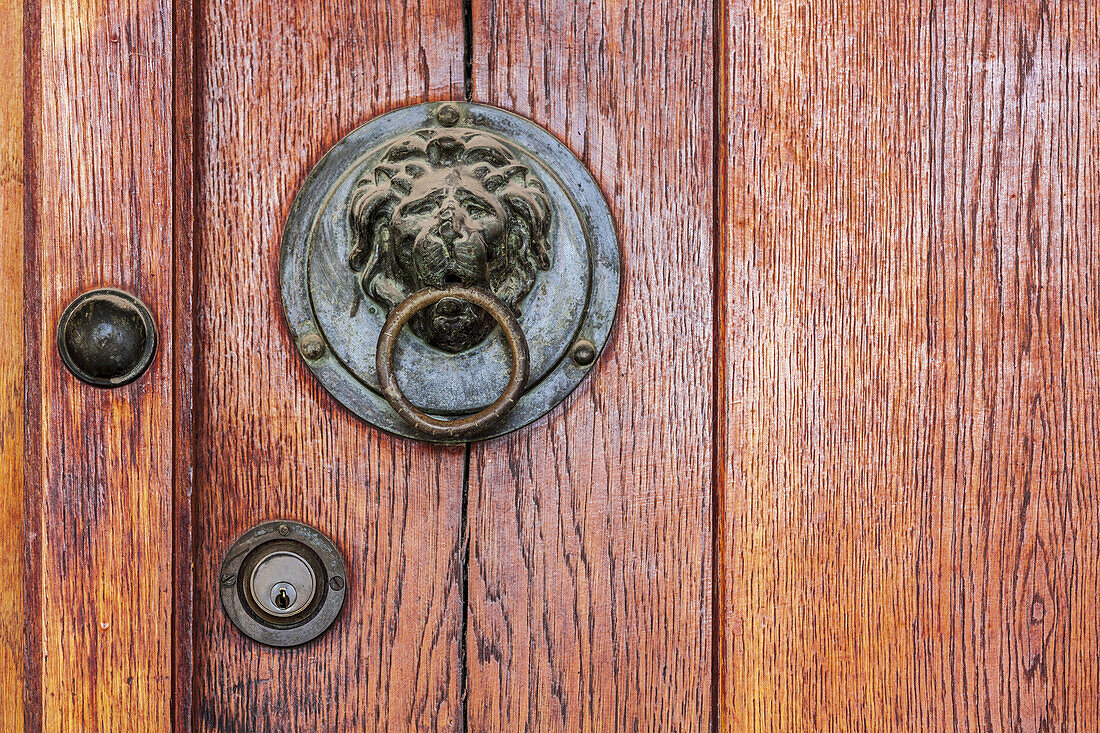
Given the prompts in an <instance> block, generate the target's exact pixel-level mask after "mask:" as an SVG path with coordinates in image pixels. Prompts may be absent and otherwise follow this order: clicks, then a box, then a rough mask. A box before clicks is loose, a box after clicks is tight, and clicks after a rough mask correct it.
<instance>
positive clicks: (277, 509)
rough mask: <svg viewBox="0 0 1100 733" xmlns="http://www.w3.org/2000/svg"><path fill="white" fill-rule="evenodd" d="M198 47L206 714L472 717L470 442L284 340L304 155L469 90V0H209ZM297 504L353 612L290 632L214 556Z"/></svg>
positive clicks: (331, 720) (392, 719) (214, 724)
mask: <svg viewBox="0 0 1100 733" xmlns="http://www.w3.org/2000/svg"><path fill="white" fill-rule="evenodd" d="M198 18H199V22H198V27H197V31H196V33H197V41H198V50H197V54H196V60H195V63H196V66H197V69H198V74H197V82H196V84H197V89H196V94H197V116H196V119H195V129H196V133H197V135H198V157H197V178H198V180H197V194H196V225H195V231H196V252H195V268H196V273H197V276H196V285H197V290H196V293H195V307H196V311H197V318H196V324H195V343H196V364H195V423H196V436H197V446H196V453H195V476H196V478H195V487H196V488H195V527H196V536H195V570H196V593H195V596H196V600H195V631H194V636H195V645H196V648H195V674H196V680H195V686H196V690H195V692H196V699H197V706H196V710H195V721H196V725H197V726H198V728H199V729H200V730H209V731H246V730H247V731H251V730H257V729H262V730H271V731H352V730H370V731H373V730H379V731H383V730H390V731H408V730H432V731H435V730H438V731H449V730H459V729H460V728H461V721H462V678H461V669H460V658H459V654H460V643H461V621H462V595H461V578H462V575H461V572H462V562H463V558H464V555H465V551H464V545H463V543H462V536H461V517H462V496H463V487H462V480H463V469H464V451H463V450H462V449H461V448H452V449H440V448H438V447H431V446H427V445H422V444H416V443H413V442H411V441H406V440H400V439H394V438H392V437H389V436H386V435H384V434H382V433H380V432H378V431H376V430H373V429H371V428H369V427H367V426H366V425H365V424H364V423H363V422H361V421H360V420H358V419H357V418H355V417H353V416H352V415H351V414H350V413H349V412H347V411H346V410H344V409H343V408H342V407H340V406H339V405H338V404H337V403H336V402H335V400H333V399H332V398H330V397H329V396H328V394H327V393H325V392H324V390H323V389H322V388H321V387H320V386H319V385H318V383H317V382H316V381H315V380H314V378H313V377H312V375H311V374H310V373H309V371H308V369H307V368H306V366H305V364H304V363H303V362H302V361H301V359H300V357H299V356H298V355H297V351H296V349H295V347H294V344H293V343H291V341H290V338H289V334H288V331H287V329H286V326H285V323H284V318H283V314H282V305H281V299H280V297H279V292H278V269H279V268H278V258H279V241H280V237H281V232H282V227H283V223H284V222H285V220H286V216H287V212H288V210H289V207H290V205H291V202H292V201H293V198H294V195H295V193H296V192H297V190H298V188H299V187H300V185H301V184H302V182H303V180H304V179H305V176H306V174H307V173H308V171H309V169H310V168H311V167H312V166H313V165H314V164H315V163H316V162H317V161H318V159H319V158H320V156H321V155H322V154H323V153H324V151H326V150H327V149H328V148H329V147H330V146H331V145H332V144H333V143H335V142H336V141H337V140H338V139H339V138H340V137H341V136H343V135H345V134H346V133H348V132H350V131H351V130H352V129H353V128H354V127H356V126H357V125H359V124H360V123H362V122H365V121H366V120H368V119H370V118H371V117H373V116H375V115H377V114H380V113H382V112H385V111H387V110H388V109H390V108H393V107H398V106H402V105H405V104H410V103H413V102H418V101H424V100H426V99H440V98H455V97H460V96H461V94H462V81H463V72H462V15H461V5H460V4H459V3H457V2H426V3H420V4H418V5H410V6H402V5H400V4H386V3H373V2H336V3H316V2H296V3H271V2H267V1H266V0H254V1H252V2H243V3H242V2H239V3H224V4H223V3H204V4H202V7H201V9H200V10H199V12H198ZM275 517H286V518H290V519H297V520H301V521H303V522H306V523H308V524H311V525H313V526H316V527H317V528H319V529H320V530H322V531H324V532H325V533H327V534H328V535H329V536H330V537H332V538H333V539H334V540H335V542H336V543H337V545H338V546H339V547H340V548H341V550H342V551H343V554H344V558H345V561H346V562H347V565H348V574H349V583H348V589H349V592H348V596H347V600H346V603H345V607H344V609H343V612H342V614H341V616H340V617H339V618H338V619H337V621H336V623H335V624H334V626H333V627H332V628H331V629H329V631H328V632H327V633H326V634H325V635H324V636H323V637H321V638H320V639H318V640H317V641H316V642H314V643H312V644H309V645H307V646H305V647H302V648H298V649H292V650H278V649H272V648H268V647H263V646H261V645H259V644H256V643H254V642H252V641H250V640H248V639H246V638H244V637H242V636H241V634H240V633H239V632H238V631H237V630H236V628H234V627H233V626H232V625H231V623H230V622H229V621H228V619H227V618H226V616H225V615H224V613H223V612H222V609H221V606H220V602H219V600H218V592H217V588H218V579H217V575H216V573H217V570H218V564H219V563H220V562H221V559H222V556H223V554H224V553H225V551H226V550H227V549H228V548H229V545H230V543H232V541H233V540H234V539H235V538H236V536H237V535H239V534H240V533H241V532H243V531H245V530H246V529H248V528H249V527H251V526H252V525H254V524H256V523H258V522H260V521H263V520H266V519H270V518H275Z"/></svg>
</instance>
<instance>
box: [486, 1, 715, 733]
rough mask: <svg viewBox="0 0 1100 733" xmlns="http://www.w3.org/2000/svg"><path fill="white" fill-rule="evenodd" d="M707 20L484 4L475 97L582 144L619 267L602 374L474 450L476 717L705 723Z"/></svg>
mask: <svg viewBox="0 0 1100 733" xmlns="http://www.w3.org/2000/svg"><path fill="white" fill-rule="evenodd" d="M712 18H713V8H712V7H711V5H710V4H709V3H708V2H660V3H654V2H645V1H634V2H624V3H613V4H604V3H599V2H566V1H564V0H560V1H554V2H547V3H541V4H532V3H527V2H500V3H496V2H485V1H483V0H475V2H474V3H473V7H472V19H473V54H472V58H473V94H474V99H475V100H477V101H484V102H489V103H492V104H497V105H500V106H502V107H505V108H508V109H511V110H514V111H516V112H518V113H520V114H523V115H526V116H528V117H530V118H532V119H534V120H535V121H537V122H539V123H541V124H543V125H544V126H546V127H548V128H549V129H550V130H551V131H553V132H554V133H556V134H557V135H558V136H559V137H560V138H561V139H562V140H564V141H565V142H566V143H567V144H568V145H569V146H570V147H571V148H572V149H573V150H574V151H576V152H577V153H578V154H579V155H580V156H581V157H582V159H583V160H584V161H585V163H586V164H587V165H588V166H589V167H590V168H591V169H592V171H593V172H594V174H595V176H596V178H597V180H598V181H599V182H600V183H601V185H602V186H603V189H604V191H605V193H606V194H607V196H608V198H609V200H610V203H611V209H612V211H613V212H614V215H615V219H616V223H617V228H618V233H619V236H620V238H621V240H622V247H623V256H624V265H625V268H624V273H623V282H624V284H623V289H622V301H621V311H620V314H619V318H620V320H619V324H618V327H617V329H616V332H615V334H614V335H613V337H612V340H611V343H610V346H609V347H608V350H607V352H606V353H605V354H604V356H603V358H602V361H601V362H600V364H599V366H598V368H597V369H596V370H595V371H594V373H593V375H592V376H590V377H589V378H588V380H587V381H586V382H585V383H584V384H582V385H581V387H580V388H579V389H578V390H577V392H576V393H575V394H574V395H573V396H572V397H571V398H570V399H568V400H567V401H566V403H565V404H564V405H563V406H561V407H559V408H557V409H556V410H554V411H553V413H551V415H550V416H549V417H548V418H545V419H543V420H540V421H539V422H538V423H536V424H535V425H534V426H532V427H529V428H526V429H524V430H523V431H521V432H519V433H517V434H515V435H513V436H511V437H508V438H505V439H502V440H497V441H491V442H489V443H484V444H477V445H475V446H474V447H473V451H472V456H471V471H470V483H469V495H470V500H469V532H470V542H471V547H470V558H469V598H470V602H469V626H468V633H467V640H466V655H467V663H468V666H469V683H468V687H469V692H468V709H469V727H470V730H476V731H517V730H528V731H551V730H568V731H578V730H611V729H621V730H635V729H640V730H663V731H674V730H693V731H694V730H698V731H705V730H707V728H708V726H709V723H710V714H711V710H710V708H711V684H710V679H711V657H710V653H711V586H710V572H711V549H710V546H711V531H710V528H711V503H710V494H711V491H712V485H711V481H712V473H711V471H712V466H711V463H712V452H711V441H712V410H713V404H712V399H713V379H712V374H713V368H714V365H713V344H712V333H713V322H712V288H713V282H712V260H713V235H712V231H713V230H712V217H713V183H712V180H713V179H712V167H713V158H712V145H713V138H712V123H713V110H714V107H713V105H714V97H713V85H712V79H713V76H714V71H713V68H712V60H713V53H714V38H713V34H712Z"/></svg>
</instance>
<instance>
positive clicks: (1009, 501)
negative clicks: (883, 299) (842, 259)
mask: <svg viewBox="0 0 1100 733" xmlns="http://www.w3.org/2000/svg"><path fill="white" fill-rule="evenodd" d="M1095 15H1096V13H1095V8H1092V9H1091V11H1090V8H1088V6H1086V5H1082V4H1079V3H1062V2H1054V3H1038V4H1030V3H1010V4H1001V3H997V2H980V3H969V4H968V3H954V2H945V3H943V4H942V5H939V4H937V6H936V8H935V12H934V14H933V16H932V20H933V25H932V34H933V35H932V53H933V58H934V59H936V63H935V65H934V66H933V79H932V89H933V94H932V120H931V123H932V135H933V137H932V152H933V176H932V181H933V187H932V214H933V221H934V223H935V226H934V227H933V228H932V241H931V257H930V260H931V261H930V263H929V264H930V267H929V282H928V295H929V311H930V319H929V323H930V325H931V329H930V333H929V347H928V350H929V359H930V375H929V376H930V381H931V386H932V390H931V392H930V393H929V401H928V407H929V411H928V413H927V415H926V419H927V423H926V425H925V426H924V429H923V430H922V436H921V442H922V444H923V445H924V446H925V448H926V450H927V453H926V456H925V457H926V462H925V463H924V464H923V465H922V466H921V470H922V481H923V482H924V484H925V487H926V489H925V493H924V503H923V505H922V524H921V527H920V530H919V534H918V544H917V547H918V557H917V560H918V563H917V568H916V569H917V578H918V583H919V586H920V600H921V603H920V605H919V606H918V616H917V622H918V623H917V625H916V627H915V629H914V631H915V633H916V634H917V638H918V646H917V649H918V651H919V653H920V660H921V665H922V666H921V667H920V670H921V679H922V681H923V683H924V684H923V685H922V687H921V688H920V690H919V692H920V694H921V695H922V697H925V698H927V699H934V700H938V701H942V704H941V705H936V706H928V707H927V709H926V710H924V711H923V715H922V720H923V722H924V724H925V726H924V727H926V728H931V729H942V728H945V727H947V726H948V724H949V723H953V724H955V725H957V726H958V727H959V728H963V729H968V730H979V729H980V730H1010V729H1011V730H1025V731H1028V730H1029V731H1039V730H1067V731H1068V730H1093V729H1095V725H1096V723H1097V720H1098V717H1097V712H1098V710H1097V705H1098V703H1097V699H1098V697H1100V685H1098V684H1097V672H1098V670H1100V621H1098V619H1100V599H1098V598H1097V588H1100V585H1098V583H1097V578H1098V565H1100V512H1098V507H1100V504H1098V503H1097V499H1096V497H1097V488H1098V483H1100V482H1098V479H1097V476H1098V474H1097V470H1096V467H1097V465H1100V463H1098V461H1097V458H1098V457H1100V452H1098V449H1097V443H1096V438H1097V436H1098V433H1097V422H1096V419H1097V415H1098V411H1097V407H1096V402H1097V398H1098V397H1100V391H1098V389H1097V386H1098V382H1097V366H1098V365H1097V359H1096V354H1097V351H1096V346H1097V344H1098V343H1100V309H1098V307H1097V299H1096V283H1097V282H1098V280H1097V275H1098V274H1100V233H1098V231H1097V223H1098V219H1097V215H1096V212H1097V197H1096V191H1097V188H1096V181H1097V180H1100V163H1098V162H1097V153H1098V152H1100V150H1098V148H1100V134H1098V133H1100V121H1098V120H1100V103H1098V102H1100V100H1098V98H1097V95H1098V92H1100V48H1098V47H1097V45H1096V40H1097V38H1100V34H1098V31H1100V25H1098V24H1097V21H1096V18H1095ZM1090 16H1092V17H1090ZM1090 209H1091V210H1090Z"/></svg>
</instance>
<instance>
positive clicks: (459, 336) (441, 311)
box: [426, 298, 492, 351]
mask: <svg viewBox="0 0 1100 733" xmlns="http://www.w3.org/2000/svg"><path fill="white" fill-rule="evenodd" d="M426 315H427V316H428V323H429V324H430V330H431V341H432V342H433V343H436V344H437V345H439V346H441V347H442V348H444V349H445V350H447V351H460V350H462V349H463V348H466V347H468V345H469V341H470V338H471V336H474V337H476V338H478V339H479V340H480V338H484V336H485V334H486V333H488V330H489V328H490V327H491V326H492V323H491V322H490V320H489V318H488V316H487V315H486V314H485V313H484V312H483V311H482V310H481V309H480V308H478V307H477V306H475V305H472V304H470V303H467V302H466V301H464V300H460V299H458V298H443V299H442V300H440V301H439V302H438V303H436V304H435V305H434V306H432V307H430V308H429V309H427V311H426Z"/></svg>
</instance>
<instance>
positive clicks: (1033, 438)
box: [719, 3, 1100, 731]
mask: <svg viewBox="0 0 1100 733" xmlns="http://www.w3.org/2000/svg"><path fill="white" fill-rule="evenodd" d="M724 30H725V32H724V34H723V38H724V46H725V68H724V71H723V74H722V79H723V89H724V91H725V94H726V101H725V105H724V110H725V111H724V117H725V119H727V120H728V124H727V126H726V129H725V130H724V131H723V135H722V138H723V140H724V141H725V146H726V149H727V151H728V154H727V157H726V160H725V162H724V166H725V170H726V173H727V175H726V186H725V197H726V201H725V205H724V206H723V207H722V208H723V209H724V210H725V212H726V214H725V219H724V231H723V232H722V238H723V239H724V241H725V242H726V245H725V250H724V258H725V262H724V274H725V277H724V287H723V296H722V307H723V312H722V315H721V323H720V327H719V330H720V334H721V336H720V338H721V342H722V344H723V348H722V349H721V373H722V377H721V380H720V383H719V385H720V390H721V393H720V397H719V400H720V404H721V405H722V407H723V409H724V410H725V411H726V419H725V420H724V422H723V423H722V434H721V436H720V441H719V446H720V447H719V450H720V451H721V452H722V453H724V454H725V455H726V459H725V461H724V462H723V463H722V468H721V474H720V477H719V482H720V485H721V487H722V492H723V501H722V504H721V506H720V508H719V515H720V522H721V526H722V527H723V534H722V545H723V546H722V551H721V553H720V563H721V573H720V575H721V578H722V581H721V582H722V584H723V586H724V587H723V588H721V589H720V590H719V593H720V596H721V598H722V607H723V612H722V622H721V628H720V635H721V638H722V661H721V668H720V672H721V674H720V686H721V691H722V701H721V710H722V720H721V727H722V729H723V730H739V731H740V730H769V731H770V730H791V731H801V730H808V729H815V730H884V729H920V730H1008V729H1011V730H1078V729H1081V730H1084V729H1090V726H1091V724H1092V723H1093V722H1094V721H1095V720H1096V705H1097V702H1096V700H1097V692H1098V685H1097V667H1098V666H1100V665H1098V663H1097V658H1098V655H1097V650H1098V648H1100V644H1098V629H1097V624H1096V618H1097V600H1096V597H1095V589H1096V587H1097V561H1096V557H1097V549H1098V548H1100V542H1098V527H1100V516H1098V514H1097V504H1096V501H1095V498H1094V496H1095V493H1096V485H1095V484H1096V476H1095V470H1094V466H1095V465H1096V447H1095V437H1096V425H1097V421H1096V407H1095V403H1096V397H1097V363H1096V359H1095V349H1096V346H1095V344H1096V343H1097V341H1098V337H1100V334H1098V329H1100V325H1098V324H1100V314H1098V313H1097V303H1096V292H1095V291H1096V288H1095V283H1096V275H1097V273H1096V270H1097V267H1098V261H1097V254H1098V252H1097V248H1098V243H1097V234H1096V221H1097V205H1096V201H1095V200H1094V199H1095V196H1093V195H1092V194H1091V193H1090V191H1089V184H1088V182H1090V181H1095V180H1096V178H1097V175H1096V173H1097V171H1096V169H1095V166H1096V163H1095V160H1096V157H1097V152H1100V151H1097V146H1098V144H1100V142H1098V140H1100V136H1098V135H1097V127H1098V124H1097V122H1096V120H1097V112H1098V109H1097V99H1098V94H1097V82H1096V80H1095V79H1096V70H1097V59H1098V55H1097V52H1096V50H1095V49H1094V48H1089V47H1088V46H1087V44H1088V40H1087V39H1089V38H1095V37H1096V31H1097V29H1096V21H1095V19H1092V18H1087V16H1086V14H1085V13H1084V11H1083V9H1082V8H1080V7H1072V8H1071V7H1070V5H1069V4H1064V5H1063V4H1055V5H1050V6H1048V5H1046V4H1040V5H1039V6H1036V7H1034V8H1032V7H1030V6H1028V7H1024V6H1023V5H1020V4H1010V5H1009V6H1008V7H1003V6H1001V5H999V4H996V3H989V4H985V3H979V4H977V5H974V4H971V5H969V6H968V5H964V4H959V5H953V4H937V5H936V7H935V8H933V7H931V6H930V5H929V4H928V3H920V4H916V5H907V6H906V5H900V6H899V5H881V4H877V3H861V4H855V5H848V6H837V5H836V4H829V3H810V4H808V5H807V6H805V7H803V8H799V10H798V11H797V12H796V11H795V9H794V8H791V7H785V6H777V7H772V8H769V9H768V12H761V11H760V8H759V7H758V6H752V7H749V4H747V3H735V4H733V5H731V6H730V7H729V9H728V11H727V13H726V14H725V29H724ZM1090 32H1091V33H1092V35H1091V36H1090V35H1089V33H1090Z"/></svg>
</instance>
